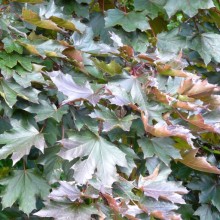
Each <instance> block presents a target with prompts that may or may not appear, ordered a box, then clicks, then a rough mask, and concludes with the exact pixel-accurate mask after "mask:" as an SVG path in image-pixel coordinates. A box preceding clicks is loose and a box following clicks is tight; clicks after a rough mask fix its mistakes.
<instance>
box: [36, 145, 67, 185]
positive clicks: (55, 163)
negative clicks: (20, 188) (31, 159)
mask: <svg viewBox="0 0 220 220" xmlns="http://www.w3.org/2000/svg"><path fill="white" fill-rule="evenodd" d="M59 150H60V148H59V147H58V146H55V147H49V148H46V149H45V151H44V154H42V155H41V156H40V157H39V158H38V160H37V163H38V164H41V165H43V166H44V175H45V177H46V179H47V180H48V182H49V183H54V182H57V181H58V180H59V179H60V176H61V173H62V172H63V168H62V161H63V160H62V158H60V157H59V156H58V155H57V153H58V152H59Z"/></svg>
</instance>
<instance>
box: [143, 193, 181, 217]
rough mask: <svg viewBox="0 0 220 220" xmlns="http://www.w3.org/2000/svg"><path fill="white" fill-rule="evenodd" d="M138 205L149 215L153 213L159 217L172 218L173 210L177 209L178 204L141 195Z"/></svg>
mask: <svg viewBox="0 0 220 220" xmlns="http://www.w3.org/2000/svg"><path fill="white" fill-rule="evenodd" d="M140 205H141V206H142V207H143V209H144V210H147V213H148V214H149V215H150V214H151V215H153V216H154V215H155V217H158V216H160V218H161V219H172V216H173V215H174V212H173V210H176V209H178V206H176V205H174V204H173V203H170V202H165V201H157V200H155V199H152V198H149V197H142V198H141V201H140Z"/></svg>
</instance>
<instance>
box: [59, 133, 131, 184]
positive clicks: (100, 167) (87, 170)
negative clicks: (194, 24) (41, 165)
mask: <svg viewBox="0 0 220 220" xmlns="http://www.w3.org/2000/svg"><path fill="white" fill-rule="evenodd" d="M82 137H83V139H82ZM60 142H61V144H62V145H63V148H62V149H61V151H60V153H59V156H61V157H62V158H63V159H66V160H69V161H71V160H73V159H75V158H78V157H80V160H78V161H77V162H76V163H75V164H74V165H73V167H72V168H73V169H74V178H75V180H76V181H77V182H79V183H82V184H84V183H86V181H87V180H89V179H91V178H92V175H93V174H94V173H96V175H97V177H98V178H99V179H100V180H101V182H102V184H103V185H108V186H109V185H111V184H112V183H113V182H114V181H115V180H116V179H117V175H116V167H115V165H116V164H117V165H119V166H122V167H125V166H126V165H127V161H126V159H125V154H124V153H123V152H122V151H121V150H119V149H118V148H117V147H116V146H115V145H114V144H112V143H111V142H108V141H107V140H105V139H104V138H102V137H100V136H97V135H95V134H94V133H92V132H90V131H84V132H80V133H79V134H72V135H71V136H70V137H69V139H63V140H61V141H60ZM84 157H87V159H84V160H82V158H84ZM96 169H97V171H96V172H95V170H96Z"/></svg>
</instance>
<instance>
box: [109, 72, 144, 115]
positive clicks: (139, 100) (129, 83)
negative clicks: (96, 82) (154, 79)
mask: <svg viewBox="0 0 220 220" xmlns="http://www.w3.org/2000/svg"><path fill="white" fill-rule="evenodd" d="M109 84H110V85H109V86H107V88H109V89H110V91H111V92H112V94H113V95H114V96H115V99H114V103H113V104H116V105H120V106H122V105H127V104H130V103H133V104H137V105H138V106H139V107H140V109H141V110H143V111H146V110H147V109H148V108H147V106H148V103H147V96H146V94H145V93H144V89H143V88H142V83H141V81H140V80H139V79H138V78H137V77H133V76H129V75H128V74H127V73H125V72H124V73H123V74H121V75H120V76H117V77H113V78H112V81H110V83H109ZM112 85H113V86H112ZM116 86H117V87H118V88H116ZM123 90H125V91H126V92H127V93H128V94H126V92H125V91H123ZM119 91H120V92H119Z"/></svg>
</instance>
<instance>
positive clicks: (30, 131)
mask: <svg viewBox="0 0 220 220" xmlns="http://www.w3.org/2000/svg"><path fill="white" fill-rule="evenodd" d="M11 125H12V129H11V130H9V131H7V132H5V133H4V134H1V135H0V144H4V146H3V147H2V148H1V149H0V159H5V158H6V157H7V156H9V155H10V154H12V156H11V159H12V160H13V164H15V163H17V162H18V161H19V160H20V159H21V158H22V157H23V156H24V155H28V154H29V153H30V150H31V147H32V146H35V147H36V148H38V149H39V150H40V151H41V152H43V151H44V147H45V146H46V144H45V141H44V136H43V134H42V133H40V132H39V131H38V130H37V129H36V128H35V127H34V126H33V125H32V124H30V123H29V122H28V121H27V120H20V121H19V120H12V121H11Z"/></svg>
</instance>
